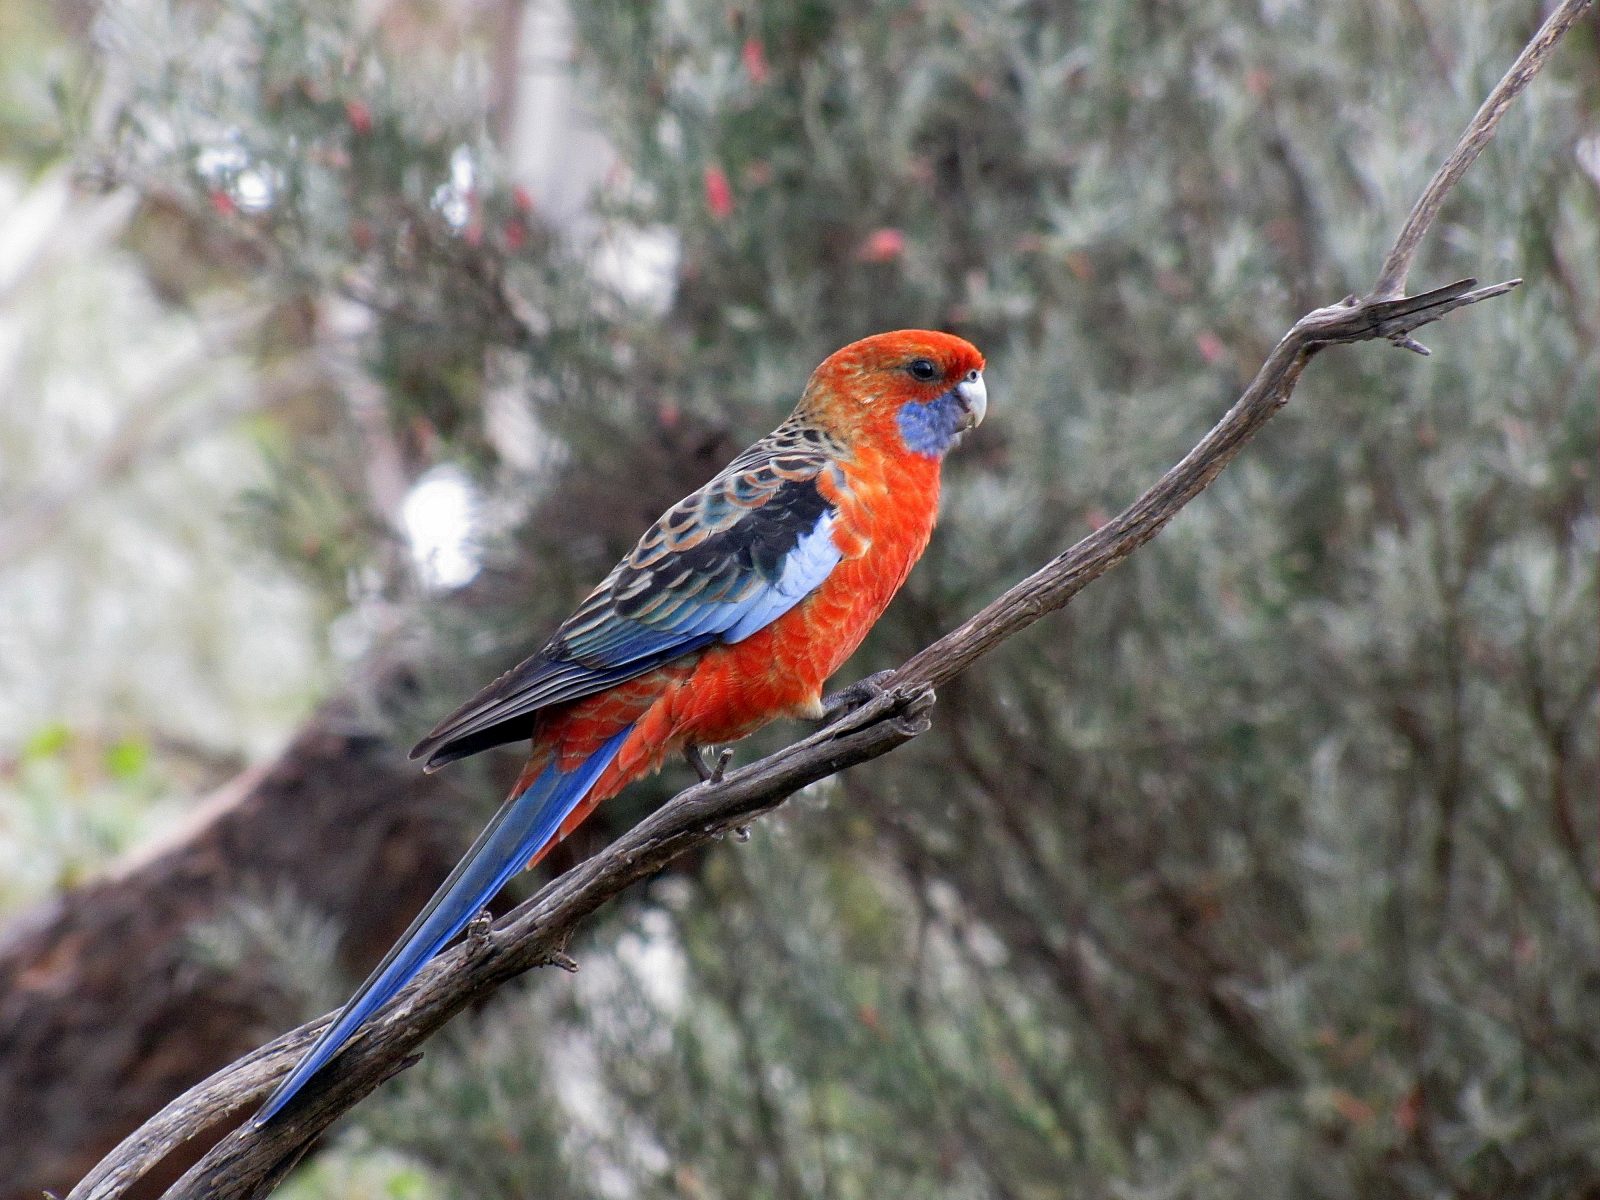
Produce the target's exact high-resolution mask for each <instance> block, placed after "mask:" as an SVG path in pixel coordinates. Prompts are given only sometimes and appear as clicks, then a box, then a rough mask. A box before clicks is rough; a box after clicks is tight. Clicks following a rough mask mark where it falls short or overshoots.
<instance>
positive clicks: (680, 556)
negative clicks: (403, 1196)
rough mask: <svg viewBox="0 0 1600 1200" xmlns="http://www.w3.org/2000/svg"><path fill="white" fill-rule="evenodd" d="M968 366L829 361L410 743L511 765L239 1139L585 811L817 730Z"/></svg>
mask: <svg viewBox="0 0 1600 1200" xmlns="http://www.w3.org/2000/svg"><path fill="white" fill-rule="evenodd" d="M984 365H985V364H984V357H983V355H982V354H981V353H979V351H978V350H977V348H976V347H974V346H973V345H972V344H971V343H970V342H967V341H966V340H964V339H962V338H960V337H957V336H955V335H953V334H949V333H942V332H937V331H932V330H914V329H913V330H898V331H895V332H891V333H880V334H876V335H874V336H872V337H867V338H864V339H862V340H860V341H857V342H852V343H851V344H849V345H848V346H845V347H844V348H842V349H840V350H838V351H836V352H834V353H833V354H832V355H830V356H829V357H828V358H827V359H825V360H824V361H823V362H822V364H821V365H820V366H819V367H817V369H816V370H815V371H814V372H813V373H812V375H811V378H810V380H809V381H808V382H807V384H806V386H805V388H804V390H803V391H802V393H801V396H800V400H799V403H798V404H797V405H796V406H795V409H794V411H793V412H792V413H791V414H790V415H789V417H788V418H787V419H785V420H784V421H783V422H782V423H781V424H780V425H779V426H778V427H777V428H776V429H774V430H773V431H772V432H771V433H769V434H768V435H767V436H766V437H764V438H762V439H761V440H760V441H758V442H756V443H755V444H754V445H752V446H751V447H750V448H749V449H747V450H745V451H744V452H743V453H742V454H740V455H738V457H736V458H735V459H734V460H733V461H732V462H731V463H729V464H728V465H727V466H726V467H725V468H724V469H723V470H722V471H721V472H720V473H719V474H718V475H717V476H716V477H715V478H714V479H712V480H711V482H709V483H707V484H706V485H705V486H704V487H702V488H700V489H699V490H698V491H696V492H694V493H692V494H690V495H689V496H687V497H685V498H684V499H683V500H680V501H679V502H678V503H677V504H675V505H673V506H672V507H671V508H670V509H668V510H667V511H666V512H665V513H664V514H663V515H662V516H661V517H660V518H659V519H658V520H657V521H656V522H655V524H653V525H652V526H650V528H649V529H648V530H647V531H646V532H645V534H644V536H643V537H641V538H640V539H639V542H638V544H637V545H635V546H634V548H633V550H632V551H630V552H629V553H628V555H627V556H626V557H625V558H623V560H622V561H621V562H620V563H618V564H617V566H616V567H615V568H614V569H613V570H612V571H611V573H610V574H609V575H607V576H606V577H605V579H604V580H603V581H602V582H601V583H600V585H599V586H598V587H596V588H595V589H594V591H592V592H591V593H590V594H589V595H588V597H587V598H586V599H585V600H584V601H583V602H582V603H581V604H579V605H578V607H577V610H576V611H575V612H574V613H573V614H572V616H571V617H569V618H568V619H567V620H566V621H565V622H564V623H563V624H562V625H561V626H560V627H559V628H558V629H557V630H556V632H555V634H554V635H553V636H552V637H551V638H550V640H549V641H548V642H547V643H546V644H545V645H544V648H543V649H541V650H540V651H539V652H538V653H536V654H534V655H533V656H532V657H531V658H528V659H527V660H526V661H524V662H522V663H520V664H518V665H517V666H515V667H513V668H512V669H511V670H510V671H508V672H506V673H505V674H504V675H502V676H501V677H500V678H499V679H496V680H495V681H494V682H493V683H491V684H489V685H488V686H487V687H485V688H484V689H483V690H482V691H480V692H479V693H478V694H477V695H475V696H473V697H472V699H470V700H468V701H467V702H466V703H465V704H463V705H461V707H459V708H458V709H456V710H455V711H454V712H452V713H451V714H450V715H449V716H447V717H445V718H444V720H442V721H441V722H440V723H439V724H438V726H437V727H436V728H434V730H433V731H432V732H431V733H429V734H428V735H427V736H426V737H424V738H423V739H422V740H421V741H420V742H418V743H417V745H416V747H415V748H414V749H413V750H412V751H411V757H412V758H414V759H415V758H420V759H422V760H423V769H424V770H427V771H433V770H437V769H438V768H439V767H441V766H444V765H445V764H446V763H450V762H454V761H455V760H457V759H460V758H464V757H466V756H467V755H470V754H476V753H478V752H479V751H481V750H486V749H488V748H490V747H492V746H499V745H502V744H505V743H508V742H519V741H523V740H527V741H528V742H529V746H530V749H529V754H528V759H527V764H526V766H524V767H523V769H522V771H521V774H520V775H519V777H518V778H517V781H516V784H515V785H514V786H513V787H512V789H511V793H510V795H509V797H508V798H507V799H506V801H505V802H504V804H503V805H502V806H501V808H500V810H499V811H498V812H497V813H496V814H495V816H494V817H493V819H492V820H491V821H490V822H489V824H488V826H487V828H485V829H484V831H483V832H482V833H481V834H479V836H478V838H477V840H476V841H475V842H473V844H472V846H471V847H470V849H468V851H467V852H466V855H465V856H464V857H463V858H462V860H461V861H460V862H459V863H458V864H457V865H456V867H455V868H454V869H453V870H452V871H451V872H450V874H449V876H448V877H447V878H446V879H445V881H444V883H443V884H441V885H440V887H439V889H438V891H437V892H436V893H435V894H434V896H433V898H432V899H431V900H430V901H429V902H428V903H427V905H426V906H425V907H424V908H423V910H422V912H421V913H419V914H418V915H417V917H416V919H415V920H414V921H413V922H412V923H411V926H410V927H409V928H408V929H407V930H406V931H405V933H404V934H402V935H401V937H400V940H399V941H398V942H397V943H396V944H395V946H394V948H393V949H391V950H390V951H389V952H388V954H387V955H386V956H385V957H384V959H383V960H382V962H380V963H379V964H378V966H377V967H376V968H375V969H374V970H373V972H372V974H371V975H370V976H369V977H368V978H367V980H366V982H364V983H363V984H362V985H361V986H360V988H359V989H357V991H356V992H355V994H354V995H353V996H352V997H351V999H350V1000H349V1001H348V1002H347V1003H346V1004H345V1006H344V1007H343V1008H342V1009H341V1010H340V1011H339V1013H338V1014H337V1015H336V1016H335V1017H334V1019H333V1021H332V1022H331V1023H330V1024H329V1025H328V1026H327V1028H326V1029H325V1030H324V1031H323V1032H322V1034H321V1035H320V1036H319V1037H318V1038H317V1040H316V1041H315V1042H314V1043H313V1045H312V1046H311V1048H310V1049H309V1050H308V1051H306V1053H305V1054H304V1056H303V1057H302V1058H301V1059H300V1060H299V1062H298V1063H297V1064H296V1066H295V1067H294V1069H293V1070H292V1071H291V1072H290V1073H289V1074H288V1075H287V1076H285V1078H284V1079H283V1081H282V1082H281V1083H280V1084H279V1085H278V1087H277V1088H276V1090H275V1091H274V1092H273V1093H272V1094H271V1096H270V1097H269V1098H268V1099H267V1101H266V1102H265V1103H264V1104H263V1106H262V1107H261V1109H260V1111H259V1112H257V1114H256V1115H255V1116H254V1118H252V1120H253V1123H254V1124H256V1125H258V1126H259V1125H262V1124H265V1123H266V1122H267V1121H269V1120H271V1118H272V1117H273V1116H274V1115H276V1114H277V1113H278V1112H280V1111H281V1110H282V1109H283V1107H284V1105H286V1104H287V1103H288V1102H289V1101H290V1100H291V1099H292V1098H293V1097H294V1096H295V1095H296V1094H297V1093H298V1092H299V1091H300V1090H301V1088H303V1087H304V1086H305V1084H306V1083H307V1082H308V1081H309V1080H310V1079H311V1078H312V1077H314V1076H315V1075H316V1073H317V1072H318V1071H319V1070H321V1069H322V1068H323V1067H324V1066H325V1065H326V1064H327V1063H328V1062H329V1060H331V1059H332V1058H333V1057H334V1056H335V1055H336V1054H337V1053H338V1052H339V1051H340V1049H341V1048H342V1047H343V1046H344V1045H345V1043H346V1042H347V1041H348V1040H349V1039H350V1038H351V1036H352V1035H354V1034H355V1032H356V1031H357V1030H358V1029H359V1028H360V1027H361V1026H362V1025H363V1024H364V1023H365V1022H366V1021H367V1019H368V1018H369V1017H371V1016H372V1015H373V1014H374V1013H375V1012H376V1011H377V1010H378V1009H379V1008H380V1007H382V1006H383V1005H384V1004H385V1003H387V1002H388V1001H389V1000H390V999H392V998H393V997H394V996H395V995H396V994H397V993H398V992H399V991H400V990H401V989H402V988H403V987H405V985H406V984H407V983H408V982H410V981H411V979H412V978H414V977H415V976H416V974H417V973H418V972H419V971H420V970H421V969H422V967H423V966H424V965H425V964H426V963H427V962H428V960H429V959H431V958H432V957H433V956H434V955H436V954H437V953H438V952H439V951H440V950H441V949H443V948H444V946H445V945H446V943H448V942H449V941H450V940H451V939H453V938H454V937H455V936H456V935H457V934H458V933H460V932H461V930H462V929H463V928H464V927H465V926H466V925H467V923H468V922H469V921H470V920H471V919H472V918H473V917H474V916H475V915H476V914H477V913H478V912H479V911H480V910H482V908H483V907H484V905H485V904H487V903H488V901H489V900H490V899H491V898H492V897H493V896H494V895H495V894H496V893H497V892H499V891H500V889H501V888H502V887H504V886H505V884H506V882H507V881H508V880H509V879H510V878H511V877H512V876H513V875H515V874H517V873H518V872H519V871H521V870H524V869H526V868H531V867H532V866H533V865H534V864H536V863H538V862H539V860H540V859H541V858H543V857H544V855H545V854H546V853H548V852H549V850H550V849H551V848H552V847H553V846H554V845H556V843H558V842H560V841H561V840H562V839H564V838H565V837H567V835H569V834H570V833H571V832H572V831H573V830H574V829H575V828H576V827H577V826H578V824H579V823H580V822H582V821H583V820H584V818H585V817H587V816H588V815H589V813H590V812H592V811H593V809H594V808H595V806H596V805H597V804H599V803H600V802H601V801H602V800H606V799H608V798H610V797H612V796H614V795H616V794H617V793H618V792H619V791H621V790H622V788H623V787H625V786H626V785H627V784H628V783H630V782H631V781H633V780H635V779H639V778H641V777H642V776H645V775H648V774H650V773H652V772H654V771H657V770H659V769H660V767H661V766H662V764H663V763H664V762H665V761H666V760H667V758H668V757H669V756H672V755H676V754H684V755H685V756H687V757H688V758H689V760H690V761H691V762H692V763H695V764H696V765H702V760H701V759H700V757H699V756H700V754H701V751H702V748H704V747H715V746H721V745H725V744H727V743H729V742H733V741H737V740H738V739H740V738H742V737H745V736H746V735H748V734H750V733H753V732H754V731H755V730H757V729H759V728H760V727H761V726H763V725H766V724H767V723H768V722H770V721H773V720H776V719H780V718H785V717H788V718H799V719H809V720H813V721H816V720H821V719H822V718H823V717H824V716H825V715H826V714H827V712H828V709H827V708H826V707H825V705H824V700H823V690H822V689H823V685H824V683H826V681H827V680H828V678H829V676H831V675H832V674H833V673H834V672H835V671H836V670H838V669H839V668H840V667H841V666H842V665H843V664H844V662H845V660H846V659H848V658H849V657H850V655H851V654H852V653H854V651H855V650H856V648H857V647H858V646H859V645H860V644H861V641H862V639H863V638H865V637H866V634H867V631H868V630H869V629H870V628H871V627H872V625H873V623H874V622H875V621H876V620H877V619H878V617H879V616H880V615H881V614H882V613H883V611H884V609H885V608H886V607H887V606H888V604H889V601H890V600H891V598H893V596H894V594H895V593H896V592H897V591H898V590H899V589H900V587H901V585H902V584H903V583H904V582H905V580H906V577H907V576H908V575H909V574H910V572H911V568H912V566H913V565H914V564H915V563H916V561H917V559H918V558H920V557H921V555H922V552H923V550H924V549H925V548H926V547H927V545H928V541H929V538H930V537H931V535H932V532H933V526H934V521H935V519H936V518H937V515H938V507H939V476H940V468H941V465H942V462H943V459H944V457H945V454H946V452H947V451H948V450H949V449H950V448H951V447H952V446H953V445H955V444H956V442H957V441H958V440H959V439H960V437H961V435H962V434H963V433H964V432H965V431H967V430H969V429H971V428H973V427H974V426H976V425H978V424H979V423H980V422H981V421H982V420H983V418H984V414H985V412H986V410H987V407H988V393H987V389H986V386H985V383H984V375H983V372H984ZM702 774H703V772H702Z"/></svg>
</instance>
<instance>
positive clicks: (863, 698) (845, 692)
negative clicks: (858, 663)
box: [817, 671, 894, 726]
mask: <svg viewBox="0 0 1600 1200" xmlns="http://www.w3.org/2000/svg"><path fill="white" fill-rule="evenodd" d="M892 678H894V672H893V671H876V672H874V673H873V674H871V675H868V676H867V677H866V678H865V679H858V680H856V681H855V682H854V683H852V684H850V686H848V687H842V688H840V689H839V690H838V691H837V692H830V693H829V694H828V695H826V696H824V697H823V698H822V716H821V717H820V718H819V719H818V721H817V724H818V725H819V726H821V725H832V724H833V723H834V722H835V721H837V720H838V719H839V718H840V717H842V716H844V715H845V713H847V712H853V711H854V710H855V709H858V708H860V707H861V706H862V705H863V704H865V703H867V701H869V700H875V699H877V698H878V697H879V696H880V695H882V694H883V689H884V687H885V685H887V684H888V682H889V680H891V679H892Z"/></svg>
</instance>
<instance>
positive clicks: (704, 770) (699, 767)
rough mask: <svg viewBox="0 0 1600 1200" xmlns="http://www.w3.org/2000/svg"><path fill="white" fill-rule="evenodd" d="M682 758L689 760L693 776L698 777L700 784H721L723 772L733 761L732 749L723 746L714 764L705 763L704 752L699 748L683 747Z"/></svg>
mask: <svg viewBox="0 0 1600 1200" xmlns="http://www.w3.org/2000/svg"><path fill="white" fill-rule="evenodd" d="M683 757H684V758H686V759H688V760H689V765H690V766H691V767H693V768H694V772H695V774H696V775H698V776H700V782H701V783H721V782H722V775H723V772H725V771H726V770H727V769H728V764H729V763H730V762H732V761H733V748H732V747H730V746H724V747H723V748H722V749H721V750H719V751H718V752H717V761H716V762H715V763H708V762H706V752H705V750H704V749H703V748H701V747H700V746H685V747H684V748H683Z"/></svg>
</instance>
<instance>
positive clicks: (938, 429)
mask: <svg viewBox="0 0 1600 1200" xmlns="http://www.w3.org/2000/svg"><path fill="white" fill-rule="evenodd" d="M962 416H963V413H962V409H961V402H960V401H959V400H957V399H956V394H955V392H953V391H950V392H946V393H945V394H944V395H942V396H940V397H939V398H938V399H936V400H929V401H927V402H926V403H922V404H917V403H909V404H904V405H901V407H900V413H899V415H898V417H897V418H896V421H897V423H898V424H899V426H900V439H901V440H902V441H903V442H905V444H906V449H907V450H909V451H911V453H913V454H926V455H928V456H929V457H930V458H937V457H938V456H939V455H941V454H943V453H944V452H945V451H946V450H948V449H950V446H951V444H952V443H953V442H954V441H955V440H956V435H957V434H958V433H960V432H961V419H962Z"/></svg>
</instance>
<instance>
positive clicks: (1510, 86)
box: [1370, 0, 1592, 300]
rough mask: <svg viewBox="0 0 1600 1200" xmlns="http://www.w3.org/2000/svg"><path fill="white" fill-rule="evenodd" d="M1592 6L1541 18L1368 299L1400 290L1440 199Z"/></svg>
mask: <svg viewBox="0 0 1600 1200" xmlns="http://www.w3.org/2000/svg"><path fill="white" fill-rule="evenodd" d="M1591 2H1592V0H1562V3H1561V4H1559V5H1558V6H1557V7H1556V8H1555V10H1554V11H1552V12H1551V14H1550V15H1549V17H1547V18H1546V19H1545V23H1544V24H1543V25H1542V26H1540V28H1539V32H1538V33H1536V34H1534V35H1533V40H1532V41H1531V42H1529V43H1528V44H1527V45H1526V46H1524V47H1523V48H1522V53H1521V54H1519V55H1517V61H1516V62H1514V63H1512V64H1511V69H1510V70H1509V71H1507V72H1506V73H1505V76H1504V77H1503V78H1502V79H1501V80H1500V82H1499V83H1497V84H1496V85H1495V89H1494V91H1492V92H1490V93H1489V98H1488V99H1487V100H1485V101H1484V102H1483V106H1482V107H1481V108H1479V109H1478V111H1477V113H1476V115H1474V116H1473V118H1472V123H1471V124H1469V125H1468V126H1467V131H1466V132H1465V133H1463V134H1462V135H1461V139H1460V140H1459V141H1458V142H1456V148H1455V149H1454V150H1452V151H1451V152H1450V157H1449V158H1447V159H1445V160H1444V162H1443V163H1442V164H1440V167H1439V169H1438V170H1437V171H1435V172H1434V175H1433V178H1432V179H1431V180H1429V181H1428V186H1427V188H1425V189H1424V190H1423V193H1422V196H1421V197H1420V198H1419V199H1418V200H1417V202H1416V204H1415V205H1414V206H1412V209H1411V215H1410V216H1408V217H1407V218H1406V223H1405V226H1404V228H1402V229H1401V230H1400V236H1399V237H1397V238H1396V239H1395V242H1394V248H1393V249H1391V250H1390V251H1389V257H1388V258H1386V259H1384V260H1383V270H1381V271H1379V272H1378V282H1377V283H1376V284H1375V285H1374V286H1373V288H1372V291H1371V293H1370V295H1371V298H1372V299H1374V300H1391V299H1393V298H1394V297H1396V296H1398V295H1400V293H1401V292H1403V291H1405V288H1406V276H1408V275H1409V274H1410V273H1411V263H1412V260H1413V259H1415V258H1416V257H1417V247H1418V246H1420V245H1421V244H1422V239H1423V237H1424V236H1425V235H1426V234H1427V232H1428V230H1429V228H1430V227H1432V225H1433V222H1434V218H1436V217H1437V216H1438V215H1439V209H1440V208H1441V207H1442V206H1443V204H1444V198H1445V196H1446V195H1448V194H1449V192H1450V189H1451V188H1453V187H1455V185H1456V183H1457V182H1458V181H1459V180H1460V179H1461V177H1462V176H1463V175H1465V174H1466V173H1467V168H1468V167H1470V166H1472V164H1473V162H1474V161H1475V160H1476V159H1477V157H1478V154H1479V152H1480V151H1481V150H1482V149H1483V148H1484V147H1485V146H1486V145H1488V144H1489V139H1490V138H1492V137H1493V136H1494V131H1495V127H1496V126H1498V125H1499V124H1500V118H1501V117H1503V116H1505V112H1506V109H1507V108H1509V107H1510V106H1511V102H1512V101H1513V100H1515V99H1516V98H1517V95H1518V93H1520V92H1521V91H1522V89H1523V88H1525V87H1527V86H1528V84H1529V83H1531V82H1532V81H1533V77H1534V76H1535V75H1537V74H1538V73H1539V72H1540V70H1541V69H1542V68H1543V67H1544V64H1545V63H1546V62H1547V61H1548V60H1549V58H1550V55H1551V53H1552V52H1553V51H1554V50H1555V48H1556V43H1558V42H1559V41H1560V40H1561V39H1562V37H1563V36H1565V34H1566V32H1567V30H1569V29H1571V28H1572V27H1573V26H1574V25H1576V24H1577V23H1578V18H1579V17H1581V16H1583V12H1584V9H1586V8H1588V7H1589V5H1590V3H1591Z"/></svg>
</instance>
